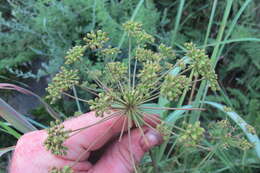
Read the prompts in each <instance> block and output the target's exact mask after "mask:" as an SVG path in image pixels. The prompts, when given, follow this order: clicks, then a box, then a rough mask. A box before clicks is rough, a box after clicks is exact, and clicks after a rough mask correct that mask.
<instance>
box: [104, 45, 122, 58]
mask: <svg viewBox="0 0 260 173" xmlns="http://www.w3.org/2000/svg"><path fill="white" fill-rule="evenodd" d="M100 53H101V56H103V57H105V58H114V57H115V56H117V55H118V54H119V53H120V50H119V49H118V48H111V46H108V48H105V49H103V50H101V52H100Z"/></svg>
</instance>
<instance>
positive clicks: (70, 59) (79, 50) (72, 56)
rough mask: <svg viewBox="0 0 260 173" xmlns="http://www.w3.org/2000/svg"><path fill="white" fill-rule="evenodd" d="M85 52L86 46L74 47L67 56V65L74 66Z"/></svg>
mask: <svg viewBox="0 0 260 173" xmlns="http://www.w3.org/2000/svg"><path fill="white" fill-rule="evenodd" d="M85 50H86V46H74V47H73V48H71V49H69V51H68V52H67V56H65V60H66V61H65V64H73V63H75V62H77V61H79V60H80V59H81V57H82V56H83V54H84V52H85Z"/></svg>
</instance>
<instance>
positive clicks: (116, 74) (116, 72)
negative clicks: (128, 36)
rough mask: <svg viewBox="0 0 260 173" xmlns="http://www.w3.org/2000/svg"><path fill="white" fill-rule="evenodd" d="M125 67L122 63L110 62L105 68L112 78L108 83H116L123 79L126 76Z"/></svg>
mask: <svg viewBox="0 0 260 173" xmlns="http://www.w3.org/2000/svg"><path fill="white" fill-rule="evenodd" d="M127 69H128V67H127V65H126V64H125V63H122V62H110V63H108V64H107V66H106V70H107V71H108V73H109V74H110V75H111V76H112V78H111V80H110V82H112V83H117V82H118V81H120V80H122V79H124V78H125V76H126V74H127Z"/></svg>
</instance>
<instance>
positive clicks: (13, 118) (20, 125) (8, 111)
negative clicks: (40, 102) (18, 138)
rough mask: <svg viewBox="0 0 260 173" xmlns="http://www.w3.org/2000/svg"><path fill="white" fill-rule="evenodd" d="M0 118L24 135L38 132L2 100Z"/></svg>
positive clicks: (0, 101) (0, 100) (0, 102)
mask: <svg viewBox="0 0 260 173" xmlns="http://www.w3.org/2000/svg"><path fill="white" fill-rule="evenodd" d="M0 116H1V117H3V118H4V119H5V120H6V121H8V122H9V123H10V124H12V125H13V126H14V127H15V128H16V129H17V130H19V131H20V132H22V133H27V132H30V131H34V130H37V129H36V128H35V127H34V126H33V125H32V124H31V123H30V122H29V121H27V120H26V118H25V117H24V116H23V115H21V114H20V113H18V112H17V111H15V110H14V109H13V108H12V107H11V106H10V105H8V104H7V103H6V102H5V101H4V100H2V99H0Z"/></svg>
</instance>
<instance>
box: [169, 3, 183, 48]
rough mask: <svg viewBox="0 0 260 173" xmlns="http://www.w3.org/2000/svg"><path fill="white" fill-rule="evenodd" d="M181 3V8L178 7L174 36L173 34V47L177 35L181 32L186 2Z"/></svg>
mask: <svg viewBox="0 0 260 173" xmlns="http://www.w3.org/2000/svg"><path fill="white" fill-rule="evenodd" d="M179 3H180V4H179V7H178V12H177V17H176V20H175V24H174V29H173V34H172V37H171V45H173V43H174V41H175V38H176V35H177V33H178V31H179V25H180V21H181V16H182V13H183V7H184V4H185V0H180V2H179Z"/></svg>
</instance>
